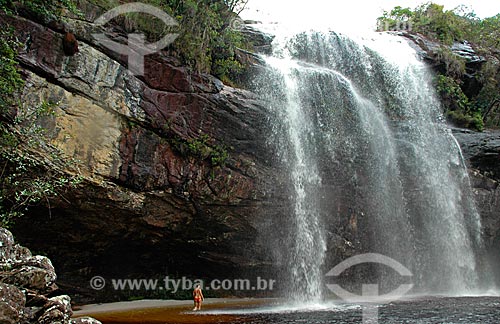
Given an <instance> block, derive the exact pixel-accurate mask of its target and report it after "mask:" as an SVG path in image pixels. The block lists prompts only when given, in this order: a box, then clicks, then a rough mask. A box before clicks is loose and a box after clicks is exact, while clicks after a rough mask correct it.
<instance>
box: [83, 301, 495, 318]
mask: <svg viewBox="0 0 500 324" xmlns="http://www.w3.org/2000/svg"><path fill="white" fill-rule="evenodd" d="M361 307H362V306H361V305H352V304H341V303H338V302H328V303H325V304H322V305H303V306H293V305H287V304H283V303H277V302H269V300H260V301H259V300H254V301H251V300H250V301H249V300H244V301H242V302H238V301H232V302H224V303H218V302H215V303H209V304H208V303H207V305H206V307H205V308H204V309H203V310H202V311H201V312H193V311H191V305H187V304H184V305H179V306H168V307H156V308H148V309H132V310H120V311H110V312H100V313H95V314H92V313H91V312H89V313H87V315H91V316H93V317H95V318H97V319H99V320H100V321H102V322H103V324H132V323H133V324H159V323H161V324H174V323H176V324H184V323H221V324H236V323H250V324H268V323H277V324H285V323H286V324H288V323H302V324H304V323H306V324H310V323H314V324H327V323H336V324H354V323H360V324H361V323H362V311H361V309H362V308H361ZM379 323H381V324H401V323H416V324H476V323H477V324H479V323H481V324H498V323H500V298H499V297H425V298H416V299H410V300H405V301H400V302H396V303H391V304H388V305H379Z"/></svg>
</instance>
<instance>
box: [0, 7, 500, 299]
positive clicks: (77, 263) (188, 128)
mask: <svg viewBox="0 0 500 324" xmlns="http://www.w3.org/2000/svg"><path fill="white" fill-rule="evenodd" d="M80 3H81V5H82V7H83V8H84V10H83V11H84V13H85V17H82V18H79V19H70V18H68V24H70V25H71V27H72V29H73V30H74V31H75V34H76V36H77V38H78V41H79V53H77V54H75V55H74V56H71V57H68V56H64V53H63V45H62V39H63V35H64V33H63V28H62V27H61V26H59V25H58V24H46V25H44V24H41V23H39V22H36V21H33V20H30V19H27V18H23V17H6V16H2V17H0V21H2V24H10V25H12V26H14V27H15V30H16V33H17V36H18V37H19V39H20V41H22V42H24V43H25V44H26V45H25V47H24V48H23V49H22V51H21V53H20V56H19V59H20V62H21V64H22V68H23V70H24V73H25V75H26V81H27V82H26V89H25V92H24V94H23V98H22V99H23V102H25V108H29V107H30V106H36V105H38V104H40V103H41V102H43V101H51V102H54V103H58V106H57V114H56V116H54V117H52V118H46V119H44V120H41V123H42V124H43V126H45V127H46V128H47V129H48V133H49V135H50V140H51V141H52V143H53V144H54V145H56V146H57V147H58V148H60V149H61V150H62V151H63V152H64V153H65V154H66V155H67V156H68V157H71V158H73V159H75V160H76V161H77V162H76V165H77V167H78V168H79V170H80V172H81V174H82V175H83V179H84V180H83V182H82V183H81V184H80V185H79V187H78V188H77V189H76V190H74V191H73V192H71V193H68V194H67V195H65V197H63V198H62V199H60V200H58V201H55V202H52V203H51V213H49V212H48V209H47V208H46V207H43V206H40V207H39V208H36V209H31V210H30V211H29V212H28V214H27V216H26V217H24V218H23V219H20V220H19V221H18V222H17V224H16V226H15V228H14V231H15V234H16V236H17V237H18V238H19V240H21V241H22V242H23V244H25V245H28V246H29V247H32V248H36V249H37V250H38V251H43V252H44V253H46V254H47V255H49V256H50V257H51V259H52V260H53V262H54V265H55V266H56V268H57V269H58V271H59V273H60V277H59V279H58V284H59V285H60V287H61V288H63V289H64V290H65V291H67V292H68V293H72V294H73V295H74V296H75V297H76V298H77V300H79V301H90V300H96V299H97V300H116V299H123V298H127V297H138V296H144V295H139V294H142V293H143V292H141V293H139V292H133V291H132V292H130V291H115V290H113V289H112V287H110V286H109V285H108V286H107V287H106V288H105V289H104V290H100V291H96V290H93V289H92V288H91V287H90V285H89V281H90V279H91V278H92V277H94V276H96V275H99V276H103V277H104V278H105V279H107V280H109V279H111V278H124V277H129V278H148V277H163V276H165V275H169V276H170V277H181V276H188V277H191V278H205V279H210V278H221V279H223V278H230V277H233V276H239V277H242V276H246V277H249V276H257V275H261V276H263V275H266V274H270V273H272V272H273V271H279V269H278V270H277V269H276V268H273V266H272V265H271V260H270V256H271V255H272V253H271V252H270V251H267V250H266V249H268V245H267V244H266V242H264V241H263V240H264V239H266V238H269V237H272V236H273V233H274V229H275V227H273V226H271V225H270V224H271V223H274V224H276V223H279V221H276V220H281V219H283V218H284V215H286V214H287V212H288V211H287V208H288V207H287V206H286V197H288V193H287V188H286V187H285V185H284V183H283V180H282V179H284V177H282V176H281V175H280V171H279V169H278V168H274V167H273V165H274V163H272V162H273V159H274V154H273V151H272V146H270V145H269V142H270V141H272V139H269V138H268V134H270V132H269V131H268V128H269V127H270V126H269V125H268V124H267V121H268V116H269V114H270V112H269V111H268V110H267V109H266V108H265V105H264V104H263V103H262V102H260V101H259V98H257V97H256V95H255V94H253V93H251V92H249V91H245V90H240V89H234V88H231V87H228V86H225V85H223V84H222V83H221V82H220V81H219V80H217V79H215V78H213V77H211V76H209V75H203V74H198V73H194V72H192V71H190V70H189V69H187V68H186V67H183V66H181V65H180V64H179V62H177V61H176V60H175V59H174V58H172V57H170V56H168V55H167V54H166V52H161V53H156V54H153V55H149V56H146V58H145V75H144V76H139V77H137V76H134V75H132V74H131V73H130V72H129V71H128V70H127V57H124V56H120V55H118V54H117V53H114V52H113V51H110V50H108V49H106V48H104V47H102V46H101V45H100V44H98V43H97V42H96V41H95V39H94V38H93V37H92V33H95V32H106V33H107V34H108V35H109V36H110V37H112V38H113V39H114V40H117V41H121V42H122V43H126V38H125V35H124V33H122V32H119V28H118V27H117V26H114V27H113V28H108V29H107V30H103V29H102V28H101V27H99V26H95V25H94V24H93V21H94V20H95V19H96V18H97V17H98V16H99V15H100V14H102V13H103V10H102V9H100V8H98V7H95V6H93V5H91V4H90V3H86V2H85V1H80ZM117 28H118V31H117ZM254 33H255V31H252V35H253V36H252V37H257V36H255V35H254ZM259 46H260V45H259ZM262 50H264V51H268V47H266V45H265V44H264V45H262ZM247 54H248V53H247ZM241 55H242V56H244V55H246V54H245V53H241ZM246 62H247V63H258V59H256V58H255V57H253V58H252V57H251V56H248V55H247V56H246ZM475 136H476V135H475V133H471V134H464V135H463V138H459V140H461V141H462V143H464V150H465V151H466V157H467V158H469V160H470V164H471V167H472V168H474V169H478V170H480V172H479V171H478V176H477V177H474V186H475V188H476V192H477V197H478V201H479V202H480V210H481V211H482V214H483V216H484V218H485V219H489V220H487V221H485V225H486V226H487V229H486V233H487V237H488V244H494V242H498V240H500V237H499V232H498V219H500V217H498V210H499V209H498V208H497V209H495V208H496V206H498V190H497V184H496V181H498V178H492V179H486V178H484V177H489V176H490V175H491V174H489V173H488V174H486V173H485V172H486V171H488V172H490V171H491V172H495V174H498V170H497V169H496V168H498V164H495V157H491V156H489V155H481V153H478V154H472V153H471V155H470V156H469V155H468V154H469V153H467V152H468V150H469V148H470V149H471V150H472V148H473V147H474V146H473V145H467V144H466V142H467V141H468V140H470V141H471V142H474V141H475ZM480 141H482V139H480ZM479 151H481V150H479ZM469 152H471V151H470V150H469ZM226 155H227V157H226ZM487 156H489V157H487ZM491 158H492V160H491ZM496 158H498V155H497V157H496ZM488 159H490V160H488ZM474 161H490V162H491V163H492V164H489V162H488V163H486V164H483V163H482V162H478V164H477V165H475V164H474V163H475V162H474ZM496 161H498V160H496ZM490 169H491V170H490ZM475 172H476V171H472V174H473V175H474V174H475ZM482 179H485V180H484V181H483V180H482ZM495 199H496V200H495ZM345 209H346V211H347V210H348V208H347V206H346V207H345ZM349 212H350V214H349V215H348V217H346V218H345V219H342V220H339V221H338V222H339V223H338V224H335V227H336V228H337V229H338V231H337V232H336V233H330V234H331V235H330V236H329V249H330V251H333V254H335V257H334V259H335V260H338V259H343V258H344V257H343V256H346V255H351V254H353V253H355V252H356V249H357V247H358V246H359V244H357V243H356V242H357V241H359V240H361V239H362V238H361V237H355V235H353V234H352V233H356V232H357V226H358V225H357V222H358V221H357V218H356V215H355V214H354V213H352V212H351V211H350V210H349ZM346 213H347V212H346ZM351 214H352V215H351ZM361 216H362V215H360V216H359V217H361ZM270 220H274V221H270ZM339 233H341V234H342V235H339ZM351 236H352V237H351ZM354 237H355V239H354ZM276 240H279V238H276ZM495 240H496V241H495ZM351 241H352V242H354V246H353V243H352V242H351ZM496 244H498V243H496ZM9 289H10V288H9ZM19 296H20V295H19ZM172 296H173V295H170V294H169V293H168V292H162V294H161V297H165V298H171V297H172ZM147 297H159V296H158V294H153V295H147ZM19 298H20V297H19ZM19 298H18V300H19V302H20V303H22V298H21V299H19Z"/></svg>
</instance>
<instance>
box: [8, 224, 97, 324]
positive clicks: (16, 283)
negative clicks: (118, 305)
mask: <svg viewBox="0 0 500 324" xmlns="http://www.w3.org/2000/svg"><path fill="white" fill-rule="evenodd" d="M0 246H1V247H2V249H1V251H2V254H1V257H0V268H1V269H2V271H0V323H2V324H3V323H5V324H10V323H12V324H19V323H22V324H30V323H33V324H35V323H38V324H70V323H73V322H74V321H73V320H71V315H72V314H73V311H72V310H71V299H70V297H69V296H66V295H61V296H55V297H51V298H49V297H47V294H48V293H53V292H54V290H55V289H56V287H55V280H56V278H57V276H56V274H55V271H54V267H53V266H52V262H51V261H50V260H49V259H48V258H47V257H44V256H32V254H31V252H30V251H29V250H28V249H27V248H25V247H22V246H20V245H18V244H15V242H14V239H13V236H12V234H11V233H10V232H9V231H8V230H6V229H4V228H0ZM74 323H91V324H98V323H100V322H99V321H97V320H94V319H91V318H88V319H87V322H82V321H76V322H74Z"/></svg>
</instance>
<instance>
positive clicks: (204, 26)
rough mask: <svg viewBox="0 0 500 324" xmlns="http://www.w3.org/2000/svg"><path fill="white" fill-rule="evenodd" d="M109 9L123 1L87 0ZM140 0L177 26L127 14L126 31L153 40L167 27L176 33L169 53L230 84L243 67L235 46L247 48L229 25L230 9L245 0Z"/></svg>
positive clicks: (233, 16) (241, 5)
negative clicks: (167, 15)
mask: <svg viewBox="0 0 500 324" xmlns="http://www.w3.org/2000/svg"><path fill="white" fill-rule="evenodd" d="M91 1H92V2H94V3H95V4H97V5H99V6H102V7H104V8H105V9H111V8H113V7H116V6H118V5H120V4H122V3H123V1H118V0H91ZM143 2H144V3H147V4H150V5H153V6H156V7H158V8H161V9H163V10H164V11H165V12H167V13H168V14H169V15H170V16H172V17H174V18H175V19H176V20H177V21H178V22H179V26H180V27H179V28H178V29H177V30H176V29H173V30H172V27H165V26H164V25H163V23H162V22H161V21H159V20H158V19H152V18H151V16H149V15H143V14H129V15H127V17H126V18H125V23H124V24H123V25H125V26H127V29H128V31H133V30H141V31H144V32H145V33H146V34H147V35H146V37H147V39H148V40H150V41H153V40H157V39H158V38H159V37H161V36H162V35H164V33H165V32H166V31H167V30H169V31H170V32H176V33H179V34H180V35H179V37H178V38H177V39H176V41H175V42H174V43H173V44H172V45H170V47H169V50H170V54H172V55H173V56H175V57H178V58H179V59H180V60H181V61H182V63H183V64H185V65H187V66H189V67H191V68H192V69H194V70H196V71H198V72H205V73H211V74H213V75H215V76H216V77H218V78H220V79H221V80H222V81H223V82H225V83H229V84H232V83H233V82H232V81H231V80H233V79H234V78H235V77H236V76H237V75H239V74H240V73H242V71H243V69H244V67H243V66H242V65H241V63H240V62H238V60H237V58H236V52H235V51H236V49H237V48H248V47H249V46H250V44H247V43H245V40H244V38H243V37H242V35H241V32H240V31H239V30H236V29H234V28H231V25H232V22H233V21H234V19H238V16H237V14H236V13H235V12H234V11H236V12H238V11H240V10H241V9H242V8H244V6H245V5H246V2H247V0H203V1H198V0H145V1H143Z"/></svg>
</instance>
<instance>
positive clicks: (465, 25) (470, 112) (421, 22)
mask: <svg viewBox="0 0 500 324" xmlns="http://www.w3.org/2000/svg"><path fill="white" fill-rule="evenodd" d="M378 26H379V30H380V31H384V30H397V29H398V28H399V27H400V26H409V27H410V28H411V30H410V32H413V33H420V34H422V35H424V36H426V37H428V38H430V39H433V40H436V41H438V42H440V43H441V45H442V47H441V49H440V50H439V51H438V53H437V60H439V61H440V62H441V63H442V64H443V66H444V71H440V73H439V75H438V77H437V78H436V88H437V91H438V93H439V95H440V96H441V99H442V102H443V105H444V108H445V114H446V116H447V117H448V120H450V121H451V122H453V123H454V124H456V125H457V126H461V127H468V128H472V129H476V130H479V131H481V130H483V128H484V126H485V125H486V126H488V127H494V128H497V127H500V107H499V106H500V14H497V15H496V16H492V17H489V18H484V19H480V18H479V17H477V15H476V14H475V13H474V12H472V11H469V10H467V8H466V7H464V6H460V7H457V8H455V9H453V10H444V7H443V6H441V5H438V4H435V3H426V4H423V5H421V6H419V7H417V8H415V9H411V8H402V7H400V6H397V7H394V8H393V9H392V10H391V11H385V12H384V13H383V15H382V16H381V17H379V18H378ZM464 41H467V42H468V43H470V44H472V46H473V48H474V49H475V50H476V51H477V52H478V53H479V54H481V55H483V56H485V57H486V58H487V62H486V63H484V64H483V65H482V67H481V69H480V71H479V72H476V74H475V75H474V77H475V79H476V80H478V81H479V87H480V88H479V91H470V89H467V85H466V84H465V82H464V79H465V77H464V76H465V75H466V73H469V74H470V73H471V72H473V71H470V70H469V71H468V70H467V64H466V63H467V62H465V60H464V59H463V58H461V57H459V56H458V55H456V54H454V53H452V52H451V51H450V49H449V45H451V44H452V43H454V42H460V43H462V42H464Z"/></svg>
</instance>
